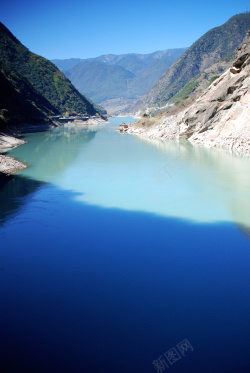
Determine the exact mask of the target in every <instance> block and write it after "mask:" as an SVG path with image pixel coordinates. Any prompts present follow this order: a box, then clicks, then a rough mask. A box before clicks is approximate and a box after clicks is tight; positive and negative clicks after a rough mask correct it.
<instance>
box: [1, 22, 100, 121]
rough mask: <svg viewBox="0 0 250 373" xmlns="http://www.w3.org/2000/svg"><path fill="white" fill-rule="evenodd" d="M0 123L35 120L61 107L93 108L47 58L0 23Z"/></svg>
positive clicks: (90, 111)
mask: <svg viewBox="0 0 250 373" xmlns="http://www.w3.org/2000/svg"><path fill="white" fill-rule="evenodd" d="M0 82H1V88H0V123H1V124H2V125H4V124H7V123H24V122H26V123H27V122H29V123H37V122H40V123H41V121H47V120H48V119H49V118H48V117H49V116H50V115H55V114H59V113H62V112H65V111H74V112H82V113H87V114H90V115H92V114H96V109H95V107H94V106H93V104H92V103H90V102H89V101H88V100H87V99H86V97H84V96H83V95H82V94H80V93H79V92H78V91H77V90H76V88H75V87H74V86H73V85H72V84H71V82H70V81H69V80H68V79H67V78H66V77H65V75H64V74H63V73H62V72H61V71H60V70H59V69H58V68H57V67H56V66H55V65H54V64H53V63H52V62H50V61H48V60H46V59H45V58H43V57H40V56H38V55H36V54H34V53H32V52H30V51H29V50H28V49H27V48H26V47H25V46H23V45H22V44H21V42H20V41H19V40H17V39H16V38H15V36H14V35H13V34H12V33H11V32H10V31H9V30H8V29H7V28H6V27H5V26H4V25H3V24H2V23H0Z"/></svg>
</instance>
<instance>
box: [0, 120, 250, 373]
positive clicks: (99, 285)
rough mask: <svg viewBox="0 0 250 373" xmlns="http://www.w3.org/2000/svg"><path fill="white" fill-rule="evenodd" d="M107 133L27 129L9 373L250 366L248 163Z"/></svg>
mask: <svg viewBox="0 0 250 373" xmlns="http://www.w3.org/2000/svg"><path fill="white" fill-rule="evenodd" d="M132 121H134V118H131V117H125V118H112V119H110V122H109V123H107V124H105V125H101V126H96V127H88V128H84V127H74V126H69V127H60V128H55V129H52V130H50V131H47V132H40V133H30V134H26V135H24V139H25V140H27V141H28V142H27V144H25V145H23V146H20V147H18V148H16V149H12V150H11V151H9V152H8V155H11V156H14V157H16V158H17V159H19V160H20V161H23V162H26V163H28V164H29V165H30V167H28V168H27V169H25V170H23V171H21V172H19V173H18V174H17V175H16V176H15V177H14V178H12V179H11V180H9V181H8V182H6V183H5V184H4V185H2V189H1V190H0V203H1V204H0V239H1V241H0V242H1V243H0V282H1V287H0V299H1V307H0V320H1V337H0V340H1V342H0V356H1V361H2V362H1V369H0V371H3V372H4V373H5V372H7V373H12V372H15V373H17V372H25V373H29V372H32V373H45V372H46V373H50V372H53V373H54V372H73V373H78V372H79V373H85V372H86V373H106V372H107V373H134V372H138V373H150V372H152V373H153V372H160V373H161V372H167V371H169V372H173V373H174V372H178V373H189V372H190V373H191V372H192V373H201V372H202V373H211V372H213V373H217V372H218V373H224V372H225V373H234V372H241V373H245V372H248V373H249V371H250V354H249V345H248V343H249V331H250V316H249V315H250V297H249V283H250V270H249V267H250V213H249V211H250V198H249V191H250V172H249V170H250V157H248V156H246V155H237V154H234V153H231V152H229V151H226V150H219V149H207V148H204V147H200V146H192V145H191V144H189V143H187V142H180V143H177V142H174V141H168V142H163V141H155V140H152V141H149V140H142V139H139V138H136V137H134V136H131V135H124V134H120V133H119V132H118V131H117V128H118V125H119V124H120V123H121V122H126V123H129V122H132Z"/></svg>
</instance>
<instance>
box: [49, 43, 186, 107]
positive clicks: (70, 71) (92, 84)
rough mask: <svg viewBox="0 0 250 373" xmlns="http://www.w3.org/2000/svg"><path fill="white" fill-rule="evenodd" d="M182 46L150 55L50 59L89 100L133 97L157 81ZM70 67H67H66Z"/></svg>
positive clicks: (176, 56) (180, 50) (142, 92)
mask: <svg viewBox="0 0 250 373" xmlns="http://www.w3.org/2000/svg"><path fill="white" fill-rule="evenodd" d="M185 50H186V48H179V49H169V50H164V51H158V52H154V53H150V54H145V55H143V54H135V53H131V54H125V55H120V56H119V55H113V54H109V55H103V56H100V57H97V58H91V59H86V60H80V59H77V58H72V59H69V60H53V62H54V63H55V64H56V65H57V66H58V67H59V68H60V69H61V70H62V71H63V72H64V73H65V74H66V76H67V77H68V78H69V79H70V80H71V82H72V83H73V84H74V85H75V86H76V88H77V89H79V91H80V92H81V93H83V94H86V95H87V96H88V97H90V99H91V100H93V101H95V102H98V103H101V104H103V101H106V100H114V99H119V102H121V100H123V101H124V102H126V100H127V99H135V98H137V97H139V96H142V95H143V94H145V93H146V92H148V91H149V89H151V88H152V86H153V85H154V84H155V83H156V82H157V81H158V79H159V78H160V77H161V75H162V74H163V72H164V71H165V70H166V69H167V68H168V67H169V66H171V65H172V64H173V63H174V62H175V61H176V60H177V59H178V58H179V57H180V56H181V55H182V54H183V53H184V51H185ZM69 66H70V67H69Z"/></svg>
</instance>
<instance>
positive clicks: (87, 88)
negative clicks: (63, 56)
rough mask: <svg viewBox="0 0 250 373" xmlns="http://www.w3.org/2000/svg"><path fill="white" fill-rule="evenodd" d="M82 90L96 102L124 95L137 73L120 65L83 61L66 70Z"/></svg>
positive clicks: (76, 85)
mask: <svg viewBox="0 0 250 373" xmlns="http://www.w3.org/2000/svg"><path fill="white" fill-rule="evenodd" d="M65 74H66V75H67V77H68V78H69V79H70V80H71V82H72V83H73V84H74V85H75V87H76V88H77V89H78V90H79V91H80V92H84V93H85V94H86V95H87V96H88V97H90V99H91V100H93V101H94V102H98V103H99V102H101V101H103V100H106V99H107V98H110V99H111V98H115V97H121V96H123V93H124V92H126V91H127V90H128V88H129V82H130V80H132V79H133V78H134V77H135V75H134V74H133V73H131V72H130V71H128V70H126V69H124V68H123V67H121V66H118V65H108V64H106V63H104V62H100V61H97V60H95V61H88V60H87V61H83V62H81V63H79V64H78V65H76V66H74V67H72V68H71V69H69V70H67V71H66V72H65Z"/></svg>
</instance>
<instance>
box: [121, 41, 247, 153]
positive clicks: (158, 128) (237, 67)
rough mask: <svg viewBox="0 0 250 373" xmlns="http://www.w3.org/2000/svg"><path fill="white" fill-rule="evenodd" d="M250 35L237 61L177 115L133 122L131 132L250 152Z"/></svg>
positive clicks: (239, 52)
mask: <svg viewBox="0 0 250 373" xmlns="http://www.w3.org/2000/svg"><path fill="white" fill-rule="evenodd" d="M249 118H250V38H248V39H247V40H246V41H245V42H244V43H243V44H242V45H241V47H240V48H239V49H238V54H237V57H236V59H235V61H234V62H233V65H232V66H231V68H230V69H228V70H227V71H226V72H225V73H224V74H222V75H221V76H220V77H219V78H218V79H216V80H215V81H214V82H213V83H212V84H211V85H210V86H209V87H208V88H207V89H206V90H205V91H204V92H203V93H202V94H201V96H200V97H199V98H198V99H197V100H196V101H195V102H194V103H193V104H192V105H191V106H189V107H187V108H186V109H184V110H183V111H182V112H180V113H179V114H177V115H172V116H169V117H165V118H164V117H163V118H161V119H158V121H157V122H156V123H154V124H152V125H149V126H146V121H145V124H144V123H143V122H142V123H139V124H137V123H135V124H133V125H130V126H129V127H128V128H127V129H126V132H127V133H131V134H135V135H137V136H140V137H144V138H149V139H162V140H182V139H184V140H188V141H190V142H191V143H194V144H200V145H205V146H208V147H224V148H227V149H230V150H233V151H236V152H245V153H250V119H249Z"/></svg>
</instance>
